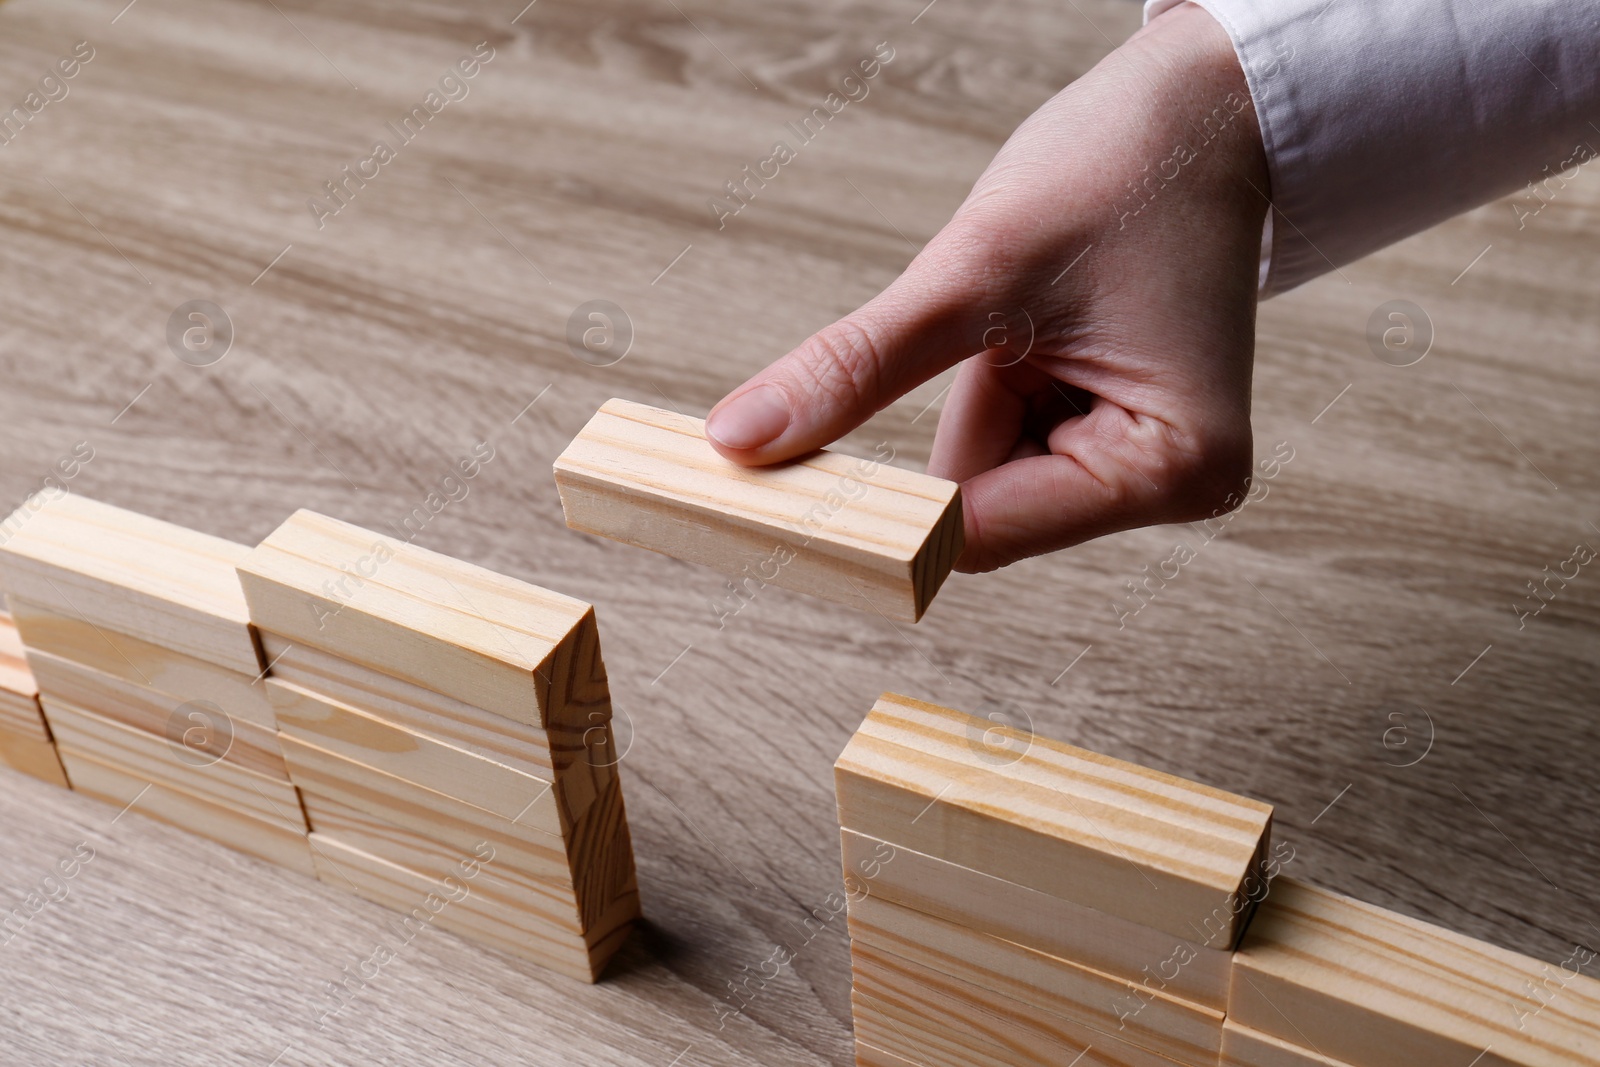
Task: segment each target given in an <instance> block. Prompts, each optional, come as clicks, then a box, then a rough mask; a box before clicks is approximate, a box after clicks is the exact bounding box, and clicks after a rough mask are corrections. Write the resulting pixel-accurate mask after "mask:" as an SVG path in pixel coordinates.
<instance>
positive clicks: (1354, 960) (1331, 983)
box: [1228, 878, 1600, 1067]
mask: <svg viewBox="0 0 1600 1067" xmlns="http://www.w3.org/2000/svg"><path fill="white" fill-rule="evenodd" d="M1592 960H1593V955H1592V953H1591V954H1585V955H1584V956H1583V957H1581V958H1580V959H1576V960H1569V961H1568V963H1567V965H1566V966H1565V967H1563V966H1561V965H1557V964H1544V963H1540V962H1539V961H1538V960H1534V959H1530V958H1528V957H1526V956H1521V955H1518V954H1517V953H1515V952H1507V951H1506V950H1504V949H1501V948H1497V947H1495V946H1493V945H1489V944H1485V943H1483V942H1481V941H1474V940H1473V939H1471V938H1468V937H1463V936H1461V935H1460V934H1456V933H1452V932H1450V931H1448V930H1444V929H1441V928H1439V927H1437V926H1431V925H1429V924H1428V923H1424V922H1419V921H1417V920H1415V919H1411V918H1408V917H1406V916H1402V915H1397V914H1395V913H1393V912H1389V911H1385V910H1384V909H1382V908H1378V907H1374V906H1373V905H1371V904H1363V903H1361V902H1359V901H1355V900H1351V899H1349V898H1348V897H1342V896H1339V895H1338V894H1335V893H1329V892H1327V891H1326V890H1321V889H1316V888H1314V887H1312V886H1308V885H1305V884H1303V883H1300V882H1295V881H1293V880H1291V879H1288V878H1280V879H1278V880H1277V881H1276V882H1274V883H1273V888H1272V893H1271V895H1270V896H1268V897H1267V899H1266V901H1265V902H1264V903H1263V904H1262V905H1261V909H1260V911H1259V912H1258V913H1257V915H1256V917H1255V920H1254V921H1253V922H1252V923H1251V925H1250V930H1249V932H1248V933H1247V934H1246V935H1245V938H1244V941H1243V942H1242V943H1241V944H1240V946H1239V951H1238V953H1237V954H1236V955H1235V957H1234V975H1233V988H1232V991H1231V993H1230V995H1229V999H1228V1017H1229V1018H1230V1019H1232V1020H1233V1021H1234V1022H1235V1023H1237V1024H1238V1025H1240V1026H1246V1027H1250V1028H1252V1029H1255V1030H1258V1031H1260V1032H1262V1033H1263V1034H1266V1035H1268V1036H1271V1037H1275V1038H1278V1039H1279V1040H1280V1041H1284V1042H1288V1043H1290V1044H1293V1045H1298V1046H1300V1047H1302V1048H1306V1049H1309V1050H1310V1051H1312V1052H1314V1053H1316V1054H1317V1055H1319V1056H1323V1057H1325V1058H1329V1059H1333V1060H1342V1061H1344V1062H1346V1063H1351V1064H1359V1065H1360V1067H1412V1065H1415V1064H1436V1063H1437V1064H1447V1063H1451V1064H1453V1063H1459V1064H1475V1065H1476V1067H1535V1065H1537V1067H1579V1065H1580V1064H1582V1065H1586V1067H1592V1065H1593V1064H1595V1063H1600V981H1596V980H1595V979H1593V978H1589V977H1587V976H1586V975H1583V974H1581V973H1579V972H1580V971H1581V970H1582V966H1583V964H1585V963H1589V962H1592Z"/></svg>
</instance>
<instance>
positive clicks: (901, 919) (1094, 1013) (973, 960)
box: [850, 895, 1222, 1064]
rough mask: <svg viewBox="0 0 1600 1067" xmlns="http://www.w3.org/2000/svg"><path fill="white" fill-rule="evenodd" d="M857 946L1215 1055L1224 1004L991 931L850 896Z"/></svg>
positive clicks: (1127, 1036) (1170, 1046)
mask: <svg viewBox="0 0 1600 1067" xmlns="http://www.w3.org/2000/svg"><path fill="white" fill-rule="evenodd" d="M850 937H851V946H850V950H851V952H852V953H854V952H857V951H860V950H861V948H862V946H870V947H872V948H874V949H877V950H878V951H880V952H884V953H888V954H890V955H892V956H894V957H896V958H898V959H901V960H906V961H908V962H911V963H914V964H918V965H919V966H922V967H925V968H927V969H929V970H931V971H935V972H937V973H938V974H941V975H946V976H949V977H952V978H955V979H958V980H959V981H960V982H962V983H965V984H967V985H972V986H977V987H979V988H981V989H985V990H989V991H991V992H993V993H996V994H998V995H1000V996H1002V997H1006V998H1009V999H1011V1000H1014V1001H1016V1002H1017V1004H1019V1005H1021V1006H1022V1007H1023V1008H1025V1009H1032V1010H1034V1011H1036V1012H1038V1013H1040V1014H1043V1015H1046V1016H1059V1017H1061V1018H1063V1019H1066V1020H1068V1021H1070V1022H1072V1023H1077V1024H1080V1025H1082V1026H1086V1027H1088V1028H1090V1029H1091V1030H1094V1031H1097V1032H1098V1033H1100V1034H1102V1035H1104V1036H1105V1037H1106V1038H1108V1039H1110V1040H1113V1041H1120V1042H1122V1043H1124V1044H1129V1045H1137V1046H1139V1047H1140V1048H1144V1049H1148V1050H1150V1051H1152V1052H1155V1053H1158V1054H1159V1055H1162V1056H1165V1057H1167V1058H1168V1059H1172V1060H1176V1061H1178V1062H1179V1063H1192V1064H1202V1063H1214V1062H1215V1061H1216V1059H1217V1056H1218V1053H1219V1052H1220V1050H1221V1048H1222V1012H1220V1011H1218V1010H1216V1009H1215V1008H1205V1007H1201V1006H1199V1005H1196V1004H1190V1003H1187V1002H1184V1001H1180V1000H1176V999H1174V998H1172V997H1169V996H1166V995H1164V994H1162V993H1159V992H1155V991H1152V990H1140V989H1138V987H1136V986H1135V985H1134V984H1132V983H1130V982H1128V981H1126V980H1125V979H1120V978H1116V977H1113V976H1111V975H1108V974H1104V973H1102V972H1100V971H1092V970H1090V969H1088V968H1086V967H1080V966H1078V965H1077V964H1076V963H1074V962H1073V961H1071V960H1065V959H1062V958H1060V957H1057V956H1051V955H1048V954H1046V953H1043V952H1039V951H1037V950H1035V949H1032V948H1028V947H1026V946H1023V945H1018V944H1015V943H1014V942H1010V941H1004V940H1002V939H1000V938H998V937H993V936H991V935H989V934H983V933H979V932H977V931H975V930H971V929H968V928H967V927H964V926H960V925H958V924H956V923H952V922H947V921H945V920H944V919H936V918H934V917H933V916H931V915H925V914H923V913H922V912H919V911H914V910H913V909H911V908H907V907H904V906H903V905H900V904H895V903H893V902H891V901H887V900H881V899H879V898H877V897H874V896H871V895H867V896H857V897H852V898H851V900H850Z"/></svg>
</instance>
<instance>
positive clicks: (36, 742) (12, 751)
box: [0, 729, 68, 789]
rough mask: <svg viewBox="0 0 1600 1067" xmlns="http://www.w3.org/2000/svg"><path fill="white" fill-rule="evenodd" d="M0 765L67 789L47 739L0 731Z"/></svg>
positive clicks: (54, 753) (53, 747)
mask: <svg viewBox="0 0 1600 1067" xmlns="http://www.w3.org/2000/svg"><path fill="white" fill-rule="evenodd" d="M0 764H4V765H5V766H7V767H10V768H11V769H12V770H14V771H21V772H22V773H23V774H26V775H28V776H29V777H32V778H37V779H39V781H41V782H49V783H50V784H51V785H59V786H61V787H62V788H63V789H65V788H67V787H68V784H67V776H66V774H64V773H63V772H62V769H61V759H60V756H59V755H58V753H57V752H56V746H55V745H54V744H53V743H52V742H51V741H50V739H49V738H44V739H42V740H41V739H40V738H38V737H35V736H33V735H32V734H19V733H15V732H13V731H11V730H6V729H0Z"/></svg>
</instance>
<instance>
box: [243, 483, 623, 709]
mask: <svg viewBox="0 0 1600 1067" xmlns="http://www.w3.org/2000/svg"><path fill="white" fill-rule="evenodd" d="M239 580H240V581H241V583H242V584H243V586H244V592H245V598H246V600H247V601H248V602H249V605H250V617H251V619H252V620H254V622H255V623H256V625H258V626H259V627H261V628H262V629H263V630H271V631H272V632H273V633H276V634H281V635H282V636H284V637H286V638H288V639H289V640H290V641H294V642H299V643H303V644H306V645H310V646H311V647H313V648H317V649H321V650H322V651H324V652H329V653H332V654H333V655H336V656H339V657H341V658H343V659H347V660H350V661H351V662H353V663H356V664H359V665H361V666H364V667H369V668H371V669H373V670H375V671H379V672H381V673H384V674H389V675H392V676H394V677H396V678H400V679H403V680H405V681H408V682H411V683H413V684H415V685H419V686H422V687H423V688H425V689H431V690H433V691H434V692H437V693H442V694H444V695H445V696H449V697H454V698H456V699H457V700H460V701H462V702H464V703H467V704H471V705H473V706H475V707H478V708H482V709H484V710H485V711H492V712H494V713H496V714H498V715H503V716H505V717H506V718H509V719H515V720H516V721H517V722H521V723H526V724H528V725H530V726H539V727H543V728H546V729H548V728H549V726H550V724H551V723H557V724H564V725H577V726H580V727H588V726H590V725H592V724H593V722H594V721H595V720H594V719H593V718H591V715H592V714H593V713H595V712H599V713H601V714H602V715H603V716H604V717H607V718H609V716H610V707H611V703H610V701H611V698H610V691H609V689H608V688H607V685H606V675H605V666H604V664H603V662H602V660H601V658H600V638H599V631H598V630H597V629H596V627H595V621H594V609H593V608H591V607H590V606H589V605H588V604H585V603H584V602H583V601H581V600H574V599H573V598H572V597H568V596H562V595H561V594H559V593H552V592H550V591H549V590H548V589H541V588H539V587H538V586H536V585H530V584H529V583H527V582H523V581H518V580H517V579H515V578H508V577H506V576H505V575H501V574H496V573H495V572H493V571H491V570H487V569H485V568H483V567H478V566H475V565H473V564H470V563H463V562H462V561H460V560H456V559H451V558H450V557H449V556H444V555H441V554H439V553H437V552H431V551H429V550H428V549H425V548H418V547H416V546H415V545H411V544H407V543H405V542H403V541H400V540H398V539H396V538H393V537H389V536H386V535H384V534H378V533H372V532H370V531H368V530H363V529H361V528H360V527H358V526H351V525H350V524H349V523H344V522H340V521H338V520H337V519H330V518H327V517H326V516H323V515H318V514H316V513H314V512H310V511H297V512H295V514H294V515H292V516H290V517H289V519H287V520H286V521H285V522H284V523H283V525H281V526H279V527H278V528H277V529H276V530H274V531H273V532H272V534H271V535H270V536H268V537H267V539H266V540H265V541H263V542H262V543H261V544H260V545H258V546H257V547H256V549H255V551H253V552H251V553H250V555H249V557H248V558H246V559H244V560H242V561H241V562H240V564H239Z"/></svg>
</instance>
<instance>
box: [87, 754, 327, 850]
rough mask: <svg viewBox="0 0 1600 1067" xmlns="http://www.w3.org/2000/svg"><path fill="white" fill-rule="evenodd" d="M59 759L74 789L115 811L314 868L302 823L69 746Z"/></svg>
mask: <svg viewBox="0 0 1600 1067" xmlns="http://www.w3.org/2000/svg"><path fill="white" fill-rule="evenodd" d="M61 761H62V763H63V764H64V765H65V767H66V769H67V773H68V775H70V776H71V779H72V788H73V789H74V790H75V791H77V792H79V793H82V794H83V795H85V796H89V797H93V798H94V799H96V800H103V801H105V802H106V803H107V804H111V805H114V806H115V807H116V808H117V810H118V811H119V813H120V812H133V813H134V814H137V815H142V816H145V817H146V818H151V819H160V820H161V821H162V822H164V823H167V824H168V825H169V826H176V827H178V828H179V829H180V830H184V831H187V832H188V833H191V834H199V835H200V836H201V837H203V838H205V839H206V840H208V841H215V842H216V843H217V844H219V845H226V846H227V847H228V848H231V849H234V850H235V851H237V852H243V853H244V854H245V855H247V856H254V857H256V858H257V859H261V860H266V861H267V862H268V863H272V864H276V865H277V866H279V867H287V868H288V869H289V870H292V871H298V872H300V873H301V874H305V875H314V874H315V873H316V872H315V871H314V870H313V868H312V866H311V847H310V845H309V844H308V843H307V840H306V830H305V829H304V828H302V829H300V830H296V829H295V828H294V827H292V826H286V825H284V824H283V822H281V821H277V820H274V821H271V822H269V821H267V820H266V819H257V818H254V817H252V816H250V815H247V814H245V813H244V812H242V811H238V810H236V809H235V808H232V807H230V806H229V805H226V804H218V803H216V802H215V801H212V800H208V799H206V798H205V797H201V796H197V795H195V794H194V793H190V792H188V791H186V790H183V789H178V788H176V787H175V786H172V785H169V784H165V783H162V782H156V781H152V780H150V779H148V778H141V777H140V776H139V775H137V774H133V773H130V772H129V771H128V770H127V769H125V768H122V767H117V766H113V765H111V764H109V763H102V762H101V761H100V760H97V759H92V758H90V757H89V756H86V755H83V754H82V753H78V752H74V751H72V750H71V749H66V750H64V751H63V752H62V753H61ZM118 817H119V818H120V815H119V816H118Z"/></svg>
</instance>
